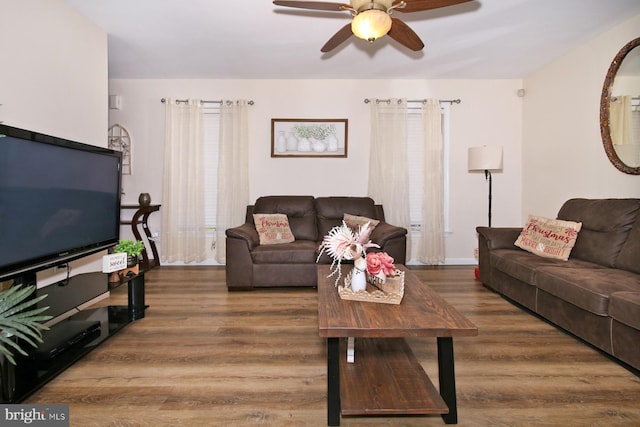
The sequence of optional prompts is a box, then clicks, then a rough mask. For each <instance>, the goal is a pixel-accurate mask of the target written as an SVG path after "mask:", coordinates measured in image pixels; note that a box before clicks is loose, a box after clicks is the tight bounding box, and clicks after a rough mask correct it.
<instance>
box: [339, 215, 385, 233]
mask: <svg viewBox="0 0 640 427" xmlns="http://www.w3.org/2000/svg"><path fill="white" fill-rule="evenodd" d="M342 219H343V220H344V222H345V224H347V227H349V228H350V229H352V230H353V231H354V232H356V233H357V232H358V231H359V230H360V226H362V225H365V224H366V223H367V222H370V223H371V226H372V230H373V229H374V228H376V225H378V224H380V221H378V220H377V219H371V218H367V217H366V216H357V215H351V214H348V213H346V214H344V217H343V218H342Z"/></svg>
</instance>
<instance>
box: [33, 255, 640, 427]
mask: <svg viewBox="0 0 640 427" xmlns="http://www.w3.org/2000/svg"><path fill="white" fill-rule="evenodd" d="M414 272H415V273H416V274H417V275H418V277H419V278H420V279H421V280H422V281H423V282H425V283H428V284H429V285H430V286H432V287H433V288H434V289H435V290H436V291H437V292H438V293H440V294H441V295H442V296H443V297H444V298H445V299H446V300H447V301H448V302H449V303H451V304H452V305H453V306H454V307H456V308H457V309H458V311H460V312H461V313H462V314H464V315H465V316H467V317H468V318H469V319H470V320H471V321H472V322H474V323H475V324H476V325H477V326H478V328H479V336H477V337H473V338H459V339H456V340H454V351H455V359H456V382H457V389H458V417H459V423H458V425H460V426H637V425H640V378H639V377H637V376H636V375H634V374H633V373H631V372H629V371H628V370H626V369H625V368H623V367H622V366H620V365H618V364H617V363H615V362H613V361H612V360H610V359H608V358H607V357H605V356H603V355H602V354H600V353H599V352H598V351H596V350H594V349H592V348H590V347H589V346H587V345H585V344H583V343H581V342H579V341H578V340H577V339H575V338H573V337H571V336H569V335H566V334H565V333H563V332H561V331H559V330H557V329H556V328H554V327H553V326H551V325H549V324H547V323H546V322H544V321H542V320H540V319H538V318H536V317H534V316H532V315H530V314H528V313H526V312H524V311H523V310H521V309H520V308H518V307H516V306H514V305H512V304H511V303H509V302H507V301H505V300H504V299H502V298H501V297H500V296H498V295H497V294H494V293H493V292H491V291H490V290H488V289H486V288H484V287H483V286H482V285H481V284H480V283H479V282H477V281H476V280H475V279H474V277H473V268H471V267H440V268H430V267H424V268H415V269H414ZM126 298H127V292H126V287H121V288H119V289H117V290H116V291H114V292H113V293H112V295H111V297H110V298H109V299H108V300H105V301H102V302H101V303H100V304H101V305H108V304H124V303H126ZM146 302H147V304H149V306H150V307H149V308H148V309H147V312H146V317H145V318H144V319H142V320H139V321H137V322H135V323H133V324H131V325H129V326H127V327H126V328H125V329H124V330H123V331H121V332H120V333H119V334H118V335H116V336H115V337H113V338H111V339H110V340H108V341H107V342H105V343H104V344H103V345H102V346H100V347H99V348H97V349H96V350H94V351H93V352H91V353H90V354H89V355H87V356H86V357H85V358H84V359H82V360H81V361H79V362H78V363H76V364H75V365H73V366H72V367H71V368H69V369H68V370H66V371H65V372H63V373H62V374H61V375H60V376H58V377H57V378H56V379H54V380H53V381H51V382H50V383H48V384H47V385H46V386H44V387H43V388H42V389H40V390H39V391H38V392H37V393H35V394H34V395H32V396H31V397H30V398H29V399H28V400H27V401H26V403H47V404H51V403H68V404H70V418H71V425H72V426H82V427H88V426H154V427H158V426H198V427H202V426H254V425H264V426H323V425H326V411H327V409H326V359H325V357H326V352H325V343H324V341H323V340H322V339H321V338H320V337H319V336H318V318H317V298H316V290H315V289H269V290H258V291H253V292H233V293H228V292H227V289H226V286H225V272H224V268H223V267H160V268H156V269H153V270H152V271H150V272H148V273H147V275H146ZM409 343H410V345H411V346H412V348H413V350H414V353H415V354H416V356H417V357H418V359H419V360H420V363H421V364H422V365H423V367H424V369H425V371H426V372H427V373H428V374H429V376H430V377H431V378H432V380H433V381H434V383H435V384H436V385H437V378H438V375H437V365H436V343H435V340H433V339H411V340H409ZM639 344H640V343H639ZM342 425H343V426H383V425H384V426H442V425H444V423H443V421H442V419H441V418H440V417H439V416H407V417H343V419H342Z"/></svg>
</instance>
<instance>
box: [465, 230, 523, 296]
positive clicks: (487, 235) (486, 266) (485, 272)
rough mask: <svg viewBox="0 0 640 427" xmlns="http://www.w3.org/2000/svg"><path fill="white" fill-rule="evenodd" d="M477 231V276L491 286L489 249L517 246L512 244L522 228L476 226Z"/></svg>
mask: <svg viewBox="0 0 640 427" xmlns="http://www.w3.org/2000/svg"><path fill="white" fill-rule="evenodd" d="M476 231H477V232H478V271H479V276H478V278H479V279H480V281H481V282H482V283H484V284H485V285H487V286H489V287H491V286H492V279H491V277H492V271H491V251H492V250H493V249H506V248H517V246H515V245H514V243H515V241H516V239H517V238H518V236H519V235H520V232H521V231H522V228H508V227H495V228H494V227H476Z"/></svg>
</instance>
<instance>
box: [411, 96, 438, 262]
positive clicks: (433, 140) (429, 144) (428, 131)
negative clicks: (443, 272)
mask: <svg viewBox="0 0 640 427" xmlns="http://www.w3.org/2000/svg"><path fill="white" fill-rule="evenodd" d="M422 124H423V126H424V148H425V149H424V159H423V164H424V168H423V171H424V176H423V178H424V187H423V188H424V197H423V199H422V218H423V223H422V227H421V232H420V237H419V238H418V239H417V240H418V241H417V242H416V246H417V252H418V253H417V257H416V258H417V260H418V261H420V262H423V263H425V264H442V263H444V260H445V253H444V146H443V138H442V116H441V113H440V102H439V101H438V100H437V99H427V100H426V102H425V103H424V105H423V106H422Z"/></svg>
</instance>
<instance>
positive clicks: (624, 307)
mask: <svg viewBox="0 0 640 427" xmlns="http://www.w3.org/2000/svg"><path fill="white" fill-rule="evenodd" d="M609 315H610V316H611V317H612V318H614V319H615V320H617V321H618V322H620V323H624V324H625V325H627V326H631V327H632V328H635V329H638V330H640V290H638V291H636V292H615V293H613V294H612V295H611V300H610V301H609Z"/></svg>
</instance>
